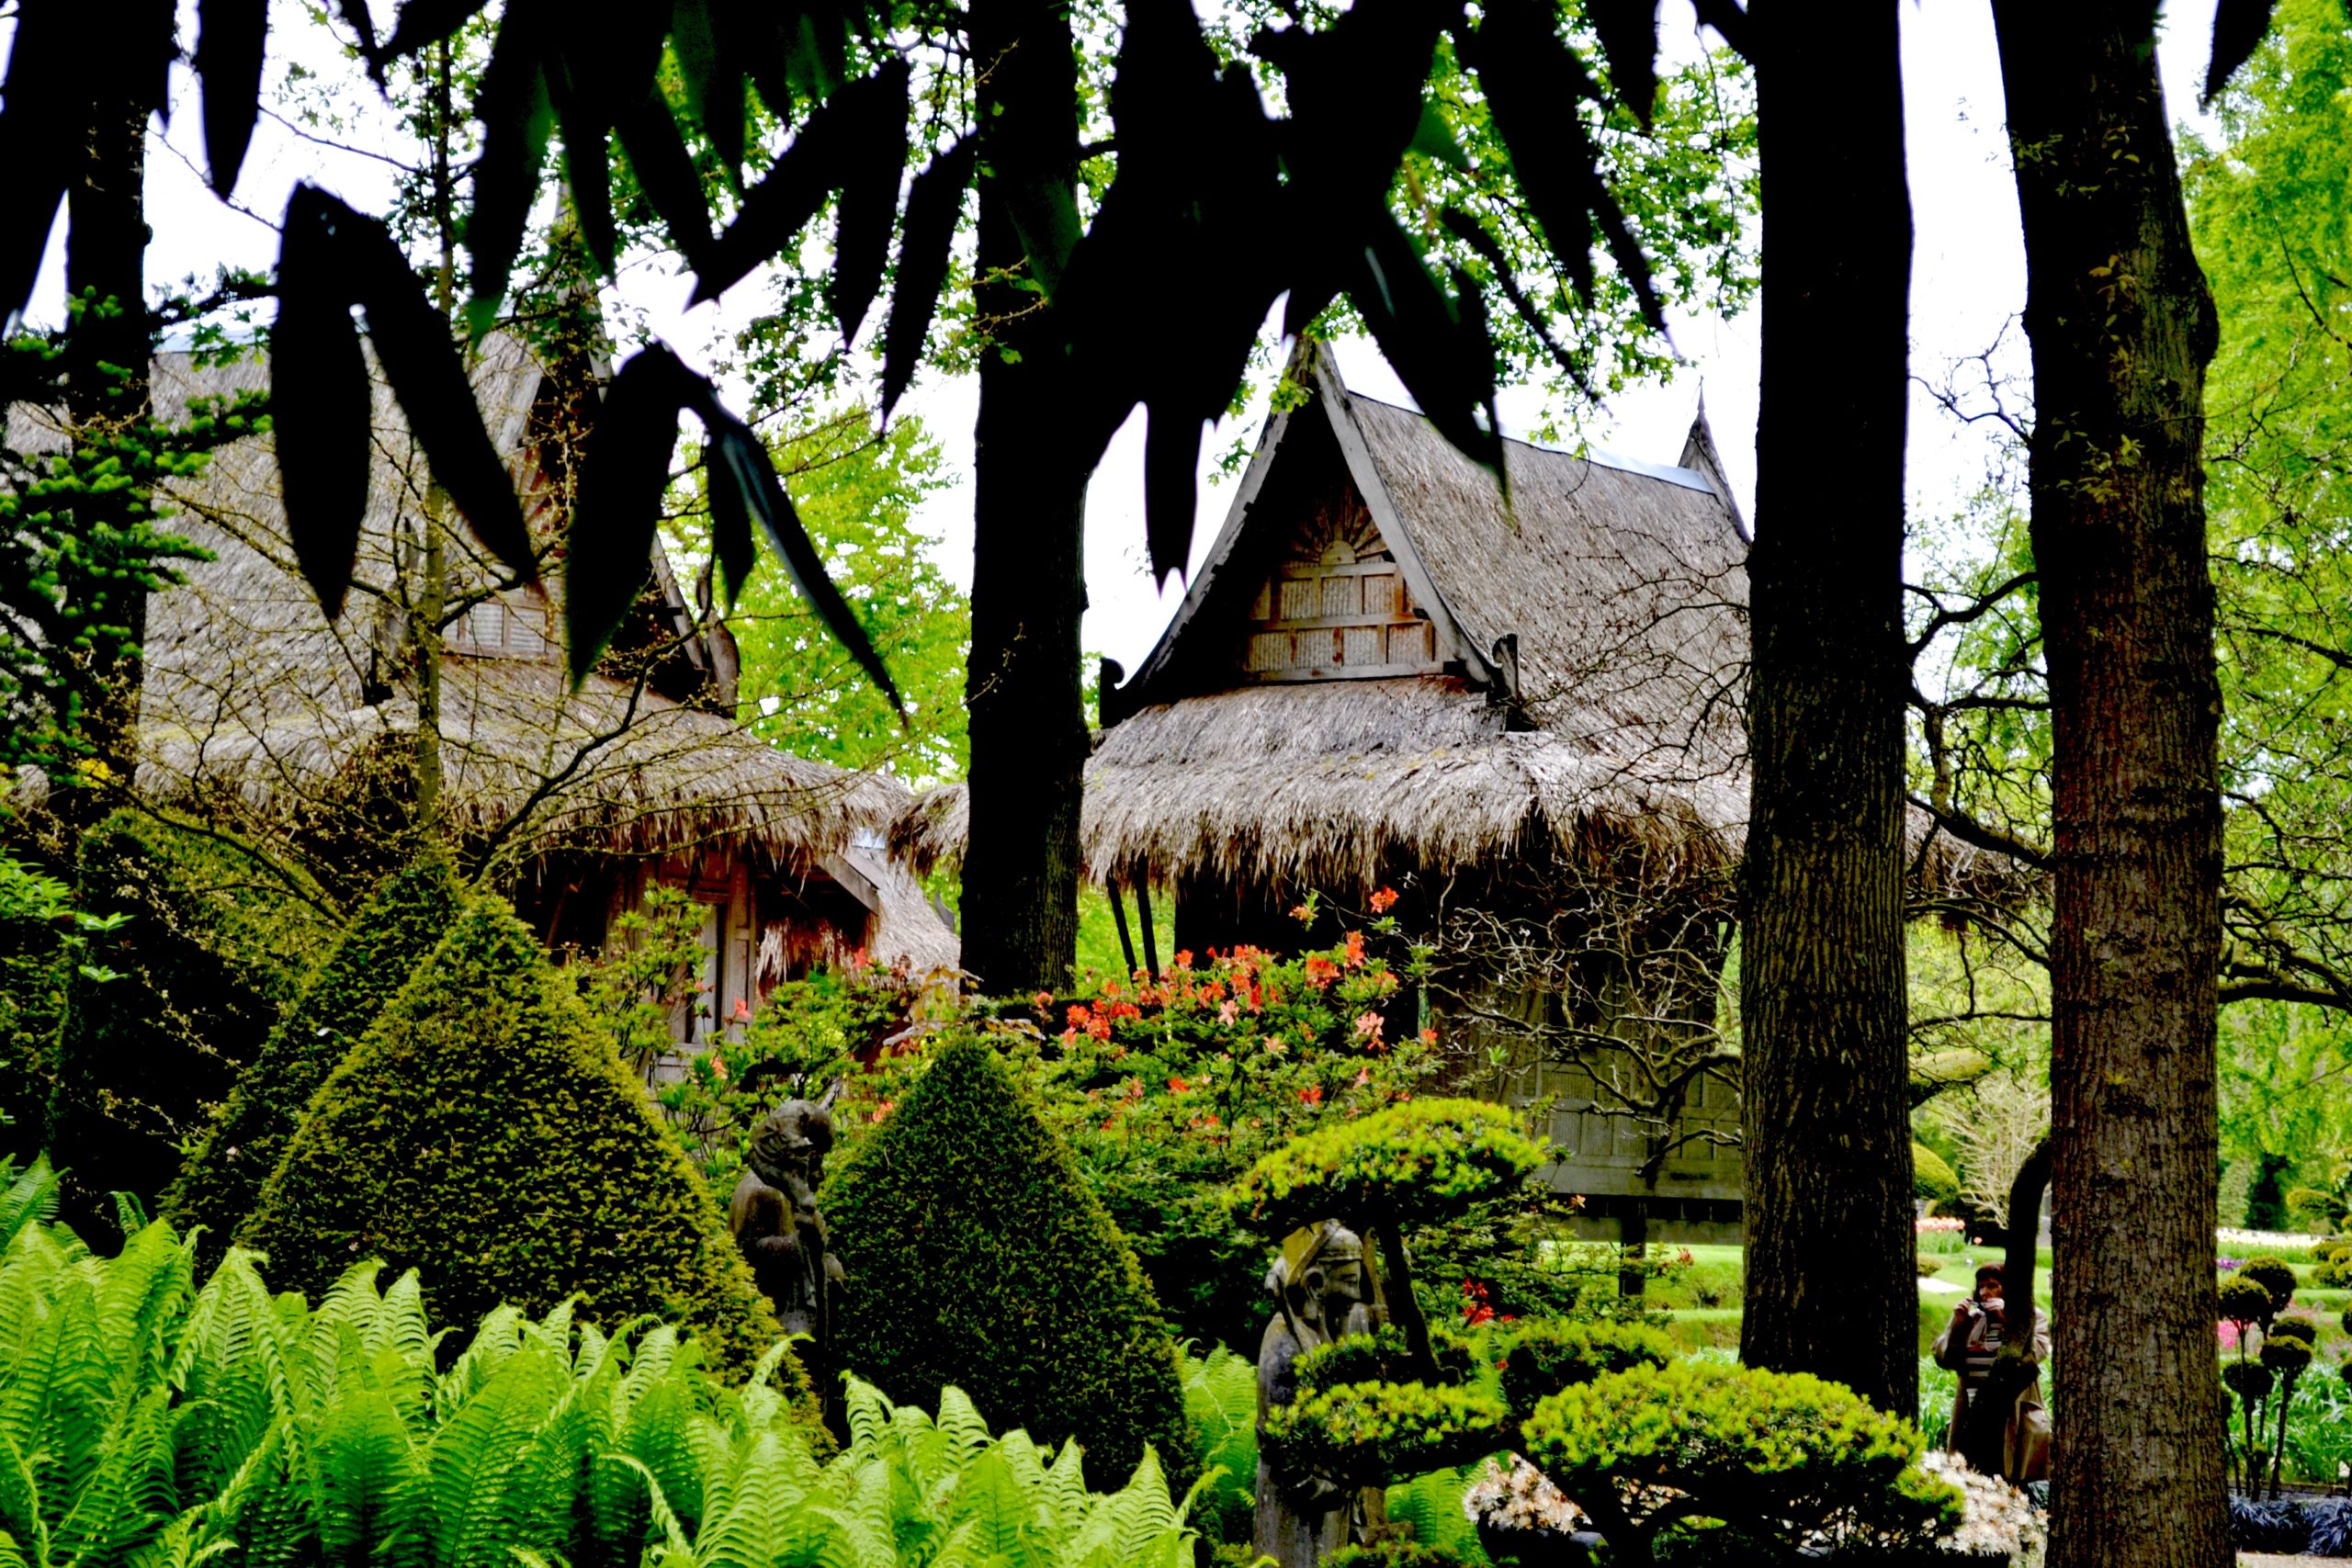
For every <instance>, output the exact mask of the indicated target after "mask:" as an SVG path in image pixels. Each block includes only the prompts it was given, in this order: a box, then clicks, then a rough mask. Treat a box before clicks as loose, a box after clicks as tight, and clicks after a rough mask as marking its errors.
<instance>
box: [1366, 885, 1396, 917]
mask: <svg viewBox="0 0 2352 1568" xmlns="http://www.w3.org/2000/svg"><path fill="white" fill-rule="evenodd" d="M1396 907H1397V889H1395V888H1394V887H1381V888H1375V889H1374V891H1373V895H1372V912H1373V913H1374V914H1375V915H1385V914H1386V913H1388V911H1389V910H1391V909H1393V908H1396Z"/></svg>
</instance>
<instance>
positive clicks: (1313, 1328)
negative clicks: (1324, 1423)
mask: <svg viewBox="0 0 2352 1568" xmlns="http://www.w3.org/2000/svg"><path fill="white" fill-rule="evenodd" d="M1368 1284H1369V1282H1368V1280H1367V1279H1366V1276H1365V1269H1364V1252H1363V1241H1362V1239H1361V1238H1359V1237H1358V1236H1357V1235H1356V1234H1355V1232H1353V1231H1351V1230H1350V1229H1348V1228H1347V1227H1346V1226H1345V1225H1343V1224H1340V1223H1339V1222H1338V1221H1337V1220H1325V1221H1324V1222H1322V1223H1321V1224H1317V1225H1311V1226H1308V1227H1306V1228H1305V1229H1303V1230H1299V1231H1295V1232H1293V1233H1292V1235H1290V1237H1289V1238H1288V1239H1287V1240H1285V1241H1284V1242H1283V1255H1282V1257H1281V1258H1279V1259H1278V1260H1276V1262H1275V1264H1274V1267H1273V1269H1272V1270H1271V1271H1270V1272H1268V1274H1267V1275H1266V1289H1267V1291H1268V1292H1271V1293H1272V1296H1273V1298H1274V1319H1273V1321H1272V1323H1269V1324H1268V1325H1266V1332H1265V1335H1264V1337H1261V1339H1260V1340H1259V1342H1258V1424H1259V1430H1260V1431H1261V1433H1262V1432H1263V1431H1264V1429H1265V1421H1266V1413H1267V1412H1268V1411H1270V1410H1272V1409H1275V1408H1278V1407H1279V1406H1282V1405H1285V1404H1289V1403H1291V1401H1292V1400H1294V1399H1295V1398H1296V1397H1297V1395H1298V1382H1297V1378H1296V1375H1295V1371H1294V1370H1293V1369H1294V1368H1295V1366H1296V1364H1297V1361H1298V1359H1299V1358H1300V1357H1301V1356H1304V1355H1306V1353H1307V1352H1308V1351H1309V1350H1312V1349H1314V1348H1316V1347H1317V1346H1318V1345H1325V1344H1329V1342H1330V1341H1331V1340H1333V1339H1336V1338H1339V1337H1340V1336H1342V1335H1347V1334H1369V1333H1371V1332H1372V1329H1373V1321H1372V1313H1371V1308H1370V1304H1369V1300H1368V1298H1369V1297H1370V1295H1371V1291H1370V1290H1369V1288H1368ZM1355 1504H1356V1498H1355V1496H1354V1495H1353V1494H1351V1493H1349V1492H1345V1491H1342V1490H1340V1488H1338V1487H1336V1486H1332V1485H1330V1484H1329V1483H1326V1482H1322V1481H1318V1480H1317V1479H1316V1478H1315V1477H1313V1476H1292V1475H1282V1474H1277V1473H1276V1472H1275V1471H1274V1469H1273V1466H1272V1464H1271V1463H1270V1462H1269V1461H1267V1460H1266V1459H1264V1458H1263V1457H1262V1456H1261V1458H1260V1459H1259V1461H1258V1512H1257V1522H1256V1529H1255V1532H1254V1533H1255V1542H1254V1544H1255V1547H1256V1550H1257V1551H1258V1553H1259V1555H1260V1556H1261V1557H1271V1558H1272V1559H1273V1560H1274V1561H1275V1562H1277V1563H1279V1564H1281V1568H1316V1564H1317V1563H1318V1562H1321V1561H1322V1560H1323V1557H1324V1555H1325V1553H1327V1552H1330V1551H1336V1550H1338V1549H1339V1548H1340V1547H1342V1546H1345V1545H1346V1544H1347V1543H1348V1540H1349V1537H1350V1535H1351V1523H1352V1518H1351V1516H1352V1514H1353V1512H1354V1508H1355Z"/></svg>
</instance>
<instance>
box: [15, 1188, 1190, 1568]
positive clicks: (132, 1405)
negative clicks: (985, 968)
mask: <svg viewBox="0 0 2352 1568" xmlns="http://www.w3.org/2000/svg"><path fill="white" fill-rule="evenodd" d="M6 1174H7V1172H6V1168H5V1167H0V1178H5V1177H6ZM54 1187H55V1184H54V1180H53V1179H52V1178H51V1177H50V1175H49V1173H48V1172H47V1170H46V1168H41V1167H36V1168H35V1169H34V1170H33V1171H31V1172H28V1173H27V1175H26V1176H25V1177H24V1178H23V1179H19V1180H17V1181H16V1182H15V1183H14V1184H13V1185H12V1186H9V1187H8V1188H7V1189H6V1192H5V1193H0V1235H5V1236H6V1241H5V1244H0V1322H5V1323H6V1324H8V1325H11V1330H12V1332H11V1333H10V1334H8V1335H7V1336H6V1337H5V1338H0V1564H6V1568H66V1565H68V1564H71V1565H73V1568H116V1565H120V1568H193V1565H194V1564H197V1563H198V1562H204V1561H205V1560H207V1559H209V1558H211V1557H213V1556H216V1555H218V1554H220V1553H223V1552H233V1553H234V1556H233V1561H234V1562H237V1563H239V1564H241V1565H253V1568H261V1565H266V1564H295V1563H300V1564H311V1563H318V1564H337V1565H339V1564H354V1565H356V1564H362V1563H367V1564H378V1563H385V1564H401V1565H404V1564H415V1565H417V1568H426V1565H431V1568H492V1565H498V1568H511V1565H513V1564H515V1563H521V1564H524V1565H526V1568H546V1565H548V1564H553V1563H557V1562H562V1563H568V1564H573V1565H576V1568H594V1565H603V1564H628V1563H638V1562H649V1563H654V1564H661V1565H663V1568H716V1565H718V1564H722V1563H724V1564H729V1565H736V1564H740V1565H742V1568H796V1565H800V1564H816V1563H820V1562H822V1563H825V1564H828V1565H838V1568H897V1565H898V1564H900V1563H916V1562H922V1563H926V1564H939V1565H941V1568H945V1565H948V1564H972V1565H977V1564H979V1563H983V1562H988V1563H1003V1564H1017V1565H1023V1568H1112V1565H1113V1564H1124V1563H1131V1562H1132V1563H1142V1564H1146V1565H1157V1568H1181V1565H1182V1564H1184V1563H1188V1562H1190V1561H1191V1557H1192V1550H1193V1549H1192V1540H1193V1537H1192V1532H1191V1531H1190V1530H1189V1529H1187V1528H1186V1527H1185V1524H1184V1519H1183V1508H1182V1506H1179V1505H1178V1504H1177V1503H1175V1502H1173V1501H1171V1500H1170V1495H1169V1491H1168V1486H1167V1483H1166V1481H1165V1479H1164V1477H1163V1475H1162V1473H1161V1472H1160V1470H1159V1463H1158V1460H1157V1457H1156V1456H1154V1455H1151V1454H1149V1453H1147V1454H1146V1456H1145V1458H1144V1461H1143V1462H1142V1464H1141V1465H1140V1466H1139V1467H1138V1468H1137V1470H1136V1473H1135V1474H1134V1476H1133V1477H1132V1478H1131V1479H1130V1481H1129V1482H1128V1483H1127V1484H1126V1485H1125V1487H1124V1488H1122V1489H1121V1490H1120V1491H1118V1492H1115V1493H1112V1494H1108V1495H1098V1494H1095V1493H1091V1492H1089V1491H1088V1490H1087V1488H1086V1483H1085V1478H1084V1474H1083V1472H1082V1470H1081V1468H1080V1456H1079V1453H1078V1451H1077V1450H1076V1448H1075V1447H1074V1446H1072V1447H1069V1448H1066V1449H1065V1450H1063V1451H1062V1453H1061V1454H1060V1455H1059V1456H1058V1457H1055V1456H1052V1455H1050V1454H1048V1453H1046V1451H1044V1450H1040V1449H1039V1448H1038V1447H1037V1446H1036V1445H1035V1444H1033V1443H1031V1442H1030V1441H1029V1439H1028V1438H1026V1437H1025V1436H1023V1434H1021V1433H1018V1432H1015V1433H1011V1434H1008V1435H1006V1436H1005V1437H1003V1438H992V1437H991V1436H990V1435H989V1432H988V1430H987V1428H986V1427H985V1426H983V1425H982V1424H981V1421H980V1418H979V1416H978V1413H977V1412H976V1411H974V1409H973V1408H972V1405H971V1403H970V1402H969V1401H968V1400H967V1399H965V1398H964V1397H963V1396H962V1395H961V1394H959V1393H956V1392H955V1391H953V1390H950V1391H947V1392H946V1393H944V1394H943V1395H942V1398H941V1411H940V1417H939V1419H938V1420H937V1421H936V1422H934V1421H933V1420H931V1419H930V1418H929V1417H927V1416H923V1415H922V1413H921V1412H920V1411H916V1410H912V1409H908V1408H898V1409H893V1408H892V1407H891V1406H890V1404H888V1401H887V1400H885V1399H883V1397H882V1396H881V1395H880V1394H879V1393H876V1391H875V1390H873V1389H872V1388H870V1387H867V1386H865V1385H864V1384H858V1383H854V1382H853V1384H852V1385H851V1388H850V1394H849V1421H850V1429H851V1441H850V1443H849V1446H848V1447H847V1448H846V1449H845V1450H842V1451H840V1452H839V1453H835V1454H832V1455H831V1456H830V1457H827V1455H826V1454H825V1453H823V1452H822V1451H821V1450H823V1449H825V1448H827V1447H829V1446H830V1445H829V1441H828V1439H826V1438H824V1437H823V1435H822V1433H821V1432H820V1431H816V1430H815V1429H814V1428H812V1427H811V1426H810V1425H809V1421H808V1419H807V1404H806V1401H805V1400H804V1399H801V1398H798V1397H796V1396H795V1395H794V1393H792V1392H791V1391H790V1390H789V1387H788V1386H786V1387H780V1386H778V1383H777V1381H776V1379H775V1372H776V1370H777V1368H778V1366H779V1365H780V1364H781V1363H782V1361H783V1358H784V1355H785V1352H784V1349H783V1348H782V1347H781V1346H778V1347H776V1348H774V1349H772V1350H771V1351H770V1352H769V1354H768V1356H767V1357H766V1358H765V1359H763V1361H762V1362H761V1363H760V1365H759V1366H758V1367H757V1368H756V1369H755V1370H754V1372H753V1375H752V1378H751V1379H750V1380H749V1382H745V1383H743V1384H741V1385H740V1386H735V1387H729V1386H726V1385H724V1384H722V1383H720V1382H718V1380H717V1379H715V1378H714V1377H712V1376H711V1375H710V1374H709V1372H708V1371H706V1370H705V1368H704V1366H703V1365H702V1360H701V1355H700V1350H699V1348H698V1347H697V1346H696V1345H695V1344H694V1343H693V1342H692V1341H688V1340H684V1339H682V1338H681V1337H680V1336H679V1334H678V1332H677V1330H676V1329H675V1328H674V1327H673V1326H669V1325H662V1326H655V1327H650V1328H645V1327H642V1326H641V1325H639V1327H635V1328H632V1329H628V1330H625V1331H623V1332H621V1333H618V1334H615V1335H613V1336H610V1337H607V1336H606V1335H605V1334H603V1333H602V1332H600V1331H599V1330H598V1329H596V1328H595V1327H594V1325H589V1324H585V1323H581V1322H576V1321H574V1317H573V1313H572V1307H571V1303H565V1304H563V1305H560V1306H559V1307H557V1308H556V1309H555V1310H554V1311H553V1312H550V1313H548V1314H547V1315H546V1316H545V1317H543V1318H539V1319H537V1320H533V1319H529V1318H526V1317H525V1316H524V1315H523V1314H520V1313H518V1312H516V1311H515V1310H514V1309H513V1308H511V1307H500V1308H498V1309H496V1310H495V1311H493V1312H492V1313H491V1314H489V1315H488V1316H487V1317H485V1318H484V1319H483V1320H482V1322H481V1325H480V1327H479V1328H478V1329H477V1330H476V1331H475V1333H474V1335H473V1337H472V1339H471V1341H470V1342H469V1345H468V1347H467V1348H466V1350H465V1352H464V1354H462V1355H461V1356H459V1357H458V1358H457V1359H455V1361H454V1362H453V1363H452V1364H451V1365H450V1366H449V1367H448V1369H447V1371H440V1370H438V1367H437V1362H436V1349H437V1347H438V1346H439V1343H440V1341H441V1339H442V1337H443V1335H441V1334H436V1333H435V1332H434V1331H432V1330H431V1328H430V1327H429V1326H428V1324H427V1320H426V1315H425V1308H424V1293H423V1292H422V1291H421V1290H420V1288H419V1285H418V1280H417V1276H416V1275H415V1274H414V1273H413V1272H411V1273H408V1274H405V1275H403V1276H401V1278H400V1279H399V1280H396V1281H395V1282H394V1283H393V1284H392V1285H391V1286H390V1288H389V1289H387V1290H381V1291H379V1289H378V1287H377V1283H376V1279H377V1275H378V1273H379V1269H378V1268H377V1266H376V1265H374V1264H364V1265H361V1266H358V1267H356V1268H354V1269H350V1270H349V1271H348V1272H346V1273H345V1275H344V1276H343V1278H342V1279H341V1280H338V1281H337V1282H336V1283H335V1284H334V1287H333V1288H332V1289H331V1290H330V1291H328V1292H326V1294H325V1296H324V1297H323V1298H322V1300H321V1302H320V1303H319V1305H318V1306H317V1308H316V1309H315V1310H313V1309H311V1308H309V1307H307V1306H306V1305H305V1304H304V1303H303V1302H302V1300H301V1298H300V1297H299V1296H294V1295H291V1294H288V1295H281V1296H275V1297H273V1296H272V1295H271V1293H270V1292H269V1291H268V1289H267V1288H266V1286H265V1285H264V1283H263V1282H262V1279H261V1276H260V1274H259V1273H258V1272H257V1270H256V1269H255V1267H254V1261H255V1260H254V1255H253V1254H252V1253H249V1252H246V1251H243V1250H242V1249H233V1250H232V1251H231V1252H230V1254H229V1255H228V1257H227V1258H226V1260H225V1261H224V1262H223V1263H222V1265H221V1267H220V1269H218V1270H216V1271H215V1272H214V1274H213V1275H212V1277H211V1278H210V1279H209V1280H208V1281H207V1282H206V1283H205V1285H204V1287H203V1288H202V1289H201V1290H200V1291H199V1290H198V1289H196V1288H195V1247H194V1245H193V1241H192V1239H191V1238H184V1237H181V1236H179V1235H175V1233H174V1232H173V1231H172V1229H171V1228H170V1227H169V1226H167V1225H164V1224H153V1225H150V1226H148V1227H146V1228H145V1229H144V1230H141V1232H139V1233H138V1234H137V1235H134V1236H132V1237H131V1238H130V1242H129V1243H128V1245H127V1246H126V1247H125V1248H124V1250H123V1251H122V1253H121V1255H120V1256H119V1257H117V1258H112V1259H107V1258H98V1257H96V1256H94V1255H93V1254H92V1253H90V1252H89V1250H88V1249H87V1248H85V1247H83V1246H82V1245H81V1243H80V1242H78V1241H77V1240H75V1239H74V1236H73V1235H72V1234H71V1233H70V1232H67V1231H64V1230H62V1229H58V1228H53V1227H51V1226H49V1225H46V1224H40V1223H38V1221H39V1217H40V1212H41V1211H42V1209H43V1207H44V1206H45V1205H46V1204H48V1203H50V1202H51V1201H53V1198H54ZM1189 1501H1190V1500H1189V1499H1188V1500H1187V1502H1188V1503H1189Z"/></svg>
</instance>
